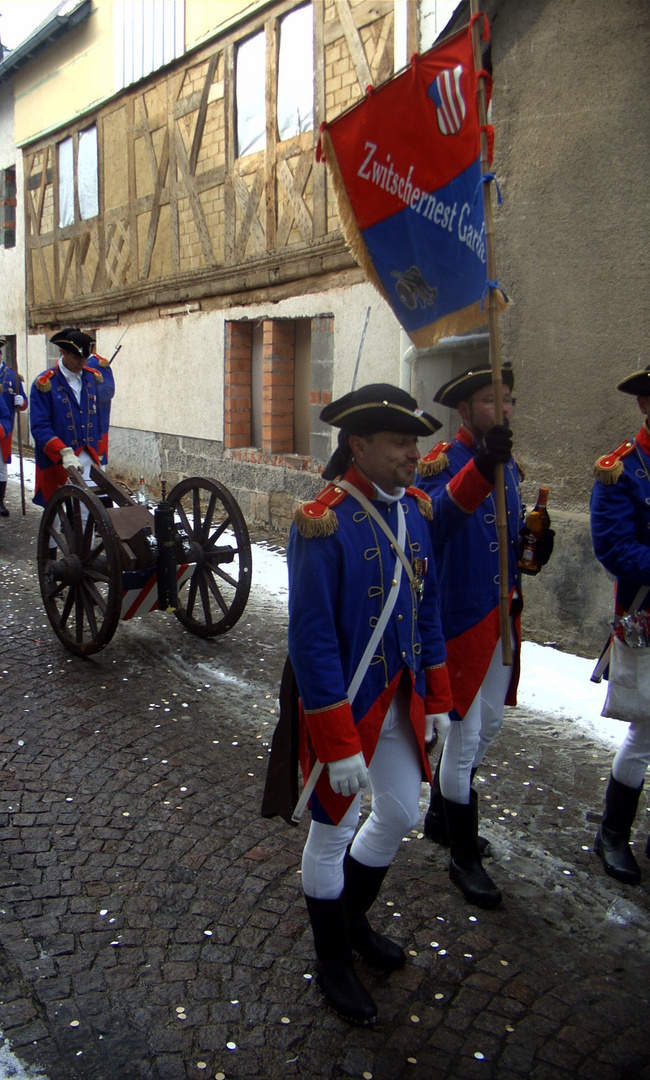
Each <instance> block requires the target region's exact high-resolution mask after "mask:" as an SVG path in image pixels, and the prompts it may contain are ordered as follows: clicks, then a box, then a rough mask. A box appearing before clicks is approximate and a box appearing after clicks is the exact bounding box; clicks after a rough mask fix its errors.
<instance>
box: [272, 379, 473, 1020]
mask: <svg viewBox="0 0 650 1080" xmlns="http://www.w3.org/2000/svg"><path fill="white" fill-rule="evenodd" d="M321 419H323V420H325V421H326V422H327V423H329V424H332V425H333V426H335V427H338V428H339V429H340V434H339V447H338V450H337V451H336V452H335V454H334V455H333V458H332V459H331V460H330V463H329V464H328V466H327V467H326V470H325V472H324V474H323V475H324V478H326V479H333V482H332V483H329V484H328V485H327V487H325V488H324V490H323V491H321V493H320V494H319V495H318V496H317V498H316V499H315V500H314V501H313V502H310V503H306V504H305V505H303V506H302V507H301V508H300V509H299V510H298V511H297V513H296V517H295V520H294V525H293V527H292V530H291V535H290V539H289V546H288V553H287V560H288V567H289V656H290V659H291V663H292V664H293V669H294V672H295V678H296V682H297V687H298V692H299V695H300V739H301V764H302V768H303V773H304V775H305V777H309V776H310V774H312V770H314V769H316V770H318V769H319V768H321V767H322V765H324V766H325V767H324V768H323V769H322V772H321V773H320V775H319V778H318V782H317V783H316V786H315V789H314V792H313V794H312V797H311V815H312V822H311V826H310V830H309V835H308V838H307V842H306V844H305V848H304V853H303V859H302V884H303V889H304V892H305V898H306V903H307V910H308V913H309V917H310V921H311V925H312V930H313V934H314V942H315V947H316V955H317V958H318V961H319V965H318V976H317V977H318V982H319V985H320V987H321V989H322V990H323V992H324V994H325V996H326V998H327V1000H328V1002H329V1003H330V1004H331V1005H332V1006H333V1008H334V1009H335V1010H336V1012H338V1013H339V1015H340V1016H342V1017H343V1018H344V1019H346V1020H348V1021H350V1022H352V1023H358V1024H368V1023H373V1022H374V1021H375V1020H376V1019H377V1010H376V1007H375V1003H374V1001H373V1000H372V998H371V996H370V994H369V993H368V992H367V990H366V989H365V987H364V986H363V984H362V983H361V981H360V980H359V978H358V976H357V974H356V972H355V970H354V967H353V962H352V950H355V951H356V952H358V953H360V955H361V956H362V957H363V959H364V960H366V961H367V962H368V963H370V964H373V965H374V966H376V967H378V968H380V969H382V970H384V971H392V970H396V969H397V968H399V967H401V966H402V965H403V964H404V962H405V955H404V951H403V949H402V948H401V947H400V946H399V945H398V944H396V943H395V942H393V941H391V940H390V939H388V938H386V937H383V936H382V935H381V934H379V933H377V932H375V931H374V930H373V929H372V928H371V926H370V924H369V922H368V920H367V918H366V912H367V911H368V909H369V908H370V906H371V904H372V903H373V901H374V900H375V898H376V896H377V894H378V892H379V888H380V886H381V883H382V881H383V879H384V876H385V874H386V872H387V870H388V868H389V866H390V863H391V862H392V860H393V858H394V856H395V853H396V851H397V849H398V847H399V845H400V843H401V840H402V837H403V836H404V834H405V832H408V830H409V829H411V828H413V827H414V826H415V825H416V824H417V822H418V820H419V806H418V803H419V796H420V789H421V784H422V780H423V779H430V776H431V773H430V768H429V763H428V758H427V753H426V751H425V745H426V744H428V743H431V742H432V741H433V739H434V737H435V736H434V732H435V730H437V728H438V727H441V726H442V725H443V724H445V723H448V713H449V710H450V708H451V706H452V699H451V694H450V688H449V678H448V675H447V668H446V663H445V644H444V640H443V637H442V631H441V626H440V617H439V612H438V591H437V582H436V574H435V570H434V567H433V562H432V548H431V541H430V537H429V530H428V519H429V517H430V514H431V503H430V500H429V498H428V496H426V495H424V494H423V493H422V492H421V491H418V490H417V489H415V488H413V487H411V486H410V485H411V484H412V482H413V479H414V476H415V470H416V466H417V462H418V459H419V456H420V454H419V451H418V448H417V441H418V437H419V436H428V435H431V434H432V433H433V432H435V431H436V429H437V428H438V427H439V426H440V425H439V424H438V422H437V421H436V420H434V419H433V417H431V416H428V415H427V414H426V413H423V412H421V411H420V410H419V409H418V408H417V403H416V401H415V400H414V399H413V398H412V397H411V396H410V395H409V394H407V393H406V392H405V391H403V390H400V389H398V388H397V387H393V386H390V385H387V384H383V383H378V384H373V385H369V386H365V387H362V388H360V389H359V390H356V391H353V392H352V393H350V394H347V395H346V396H345V397H343V398H341V399H340V400H338V401H334V402H332V403H331V404H330V405H327V406H326V407H325V408H324V409H323V411H322V412H321ZM334 478H336V479H334ZM314 775H318V773H315V774H314ZM365 789H368V791H369V792H370V793H371V795H372V808H371V811H370V814H369V816H368V817H367V818H366V820H365V821H364V823H363V825H362V826H361V828H360V829H358V825H359V810H360V803H361V792H362V791H363V790H365Z"/></svg>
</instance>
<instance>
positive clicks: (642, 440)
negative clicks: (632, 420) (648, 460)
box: [634, 420, 650, 455]
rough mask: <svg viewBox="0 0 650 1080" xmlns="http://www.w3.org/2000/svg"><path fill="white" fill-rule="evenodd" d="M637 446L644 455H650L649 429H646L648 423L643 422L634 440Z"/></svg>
mask: <svg viewBox="0 0 650 1080" xmlns="http://www.w3.org/2000/svg"><path fill="white" fill-rule="evenodd" d="M634 441H635V443H636V444H637V446H640V447H641V449H642V450H643V452H644V454H649V455H650V427H648V421H647V420H645V421H644V423H643V427H642V428H641V430H640V432H639V434H638V435H637V437H636V439H635V440H634Z"/></svg>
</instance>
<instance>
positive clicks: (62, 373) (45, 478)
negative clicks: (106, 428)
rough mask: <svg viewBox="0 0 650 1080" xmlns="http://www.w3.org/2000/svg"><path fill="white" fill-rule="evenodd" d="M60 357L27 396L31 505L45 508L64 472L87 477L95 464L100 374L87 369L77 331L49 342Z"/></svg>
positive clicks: (87, 342)
mask: <svg viewBox="0 0 650 1080" xmlns="http://www.w3.org/2000/svg"><path fill="white" fill-rule="evenodd" d="M50 341H51V343H52V344H53V345H58V347H59V350H60V353H61V358H60V360H59V361H58V363H57V364H55V365H54V367H51V368H48V370H47V371H44V372H42V374H41V375H39V376H38V377H37V378H36V379H34V382H33V383H32V388H31V392H30V425H31V430H32V435H33V437H34V445H35V458H36V484H35V493H34V499H33V502H35V503H36V504H37V505H38V506H45V505H46V504H47V502H48V500H49V499H50V498H51V496H52V495H53V494H54V492H55V491H56V489H57V488H59V487H62V486H63V485H64V484H65V483H66V481H67V479H68V476H67V471H66V470H67V469H68V468H71V467H74V468H77V469H79V470H80V471H81V472H82V474H83V475H84V477H85V478H87V476H88V474H89V470H90V466H91V464H93V463H94V464H95V465H99V464H100V461H99V447H100V442H101V437H102V431H101V424H100V420H99V413H98V403H97V387H98V384H99V383H101V381H102V378H103V376H102V374H101V372H100V371H95V370H93V369H92V368H90V367H88V365H87V363H86V361H87V359H88V357H89V355H90V346H91V343H92V341H91V338H90V337H89V336H88V334H84V333H83V332H82V331H81V330H75V329H67V330H61V331H59V333H58V334H54V336H53V337H51V338H50Z"/></svg>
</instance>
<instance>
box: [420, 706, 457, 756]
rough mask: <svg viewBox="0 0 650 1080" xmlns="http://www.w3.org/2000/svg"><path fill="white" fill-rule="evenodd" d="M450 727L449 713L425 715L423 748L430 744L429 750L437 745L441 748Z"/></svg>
mask: <svg viewBox="0 0 650 1080" xmlns="http://www.w3.org/2000/svg"><path fill="white" fill-rule="evenodd" d="M450 725H451V720H450V719H449V713H446V712H443V713H427V715H426V716H425V718H424V743H425V746H428V745H429V744H431V748H433V747H434V746H436V744H437V743H440V745H441V746H443V745H444V741H445V739H446V738H447V735H448V734H449V727H450Z"/></svg>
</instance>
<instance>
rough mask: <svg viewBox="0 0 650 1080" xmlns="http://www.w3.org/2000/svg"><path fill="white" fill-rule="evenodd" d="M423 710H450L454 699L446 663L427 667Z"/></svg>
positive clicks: (443, 711) (431, 711)
mask: <svg viewBox="0 0 650 1080" xmlns="http://www.w3.org/2000/svg"><path fill="white" fill-rule="evenodd" d="M424 675H425V680H426V685H425V691H424V711H425V712H426V713H427V715H430V714H431V713H446V712H451V710H452V709H453V707H454V699H453V697H452V693H451V684H450V682H449V672H448V671H447V665H446V664H438V665H437V666H436V667H430V668H427V669H426V671H425V673H424Z"/></svg>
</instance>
